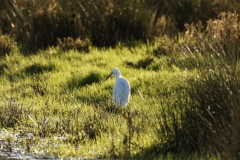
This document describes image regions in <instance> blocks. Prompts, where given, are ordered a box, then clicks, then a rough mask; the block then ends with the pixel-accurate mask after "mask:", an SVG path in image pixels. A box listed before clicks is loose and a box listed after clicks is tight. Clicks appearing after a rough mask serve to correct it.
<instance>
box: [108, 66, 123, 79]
mask: <svg viewBox="0 0 240 160" xmlns="http://www.w3.org/2000/svg"><path fill="white" fill-rule="evenodd" d="M111 76H116V78H119V77H121V72H120V70H119V69H118V68H114V69H113V70H112V72H111V74H110V75H109V76H108V77H107V78H106V79H105V81H106V80H107V79H108V78H109V77H111Z"/></svg>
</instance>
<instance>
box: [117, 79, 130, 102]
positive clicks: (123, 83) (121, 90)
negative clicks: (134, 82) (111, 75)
mask: <svg viewBox="0 0 240 160" xmlns="http://www.w3.org/2000/svg"><path fill="white" fill-rule="evenodd" d="M113 97H114V99H115V101H116V105H122V106H126V105H127V103H128V101H129V97H130V85H129V83H128V81H127V80H126V79H125V78H118V79H117V81H116V84H115V86H114V89H113Z"/></svg>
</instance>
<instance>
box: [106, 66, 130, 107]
mask: <svg viewBox="0 0 240 160" xmlns="http://www.w3.org/2000/svg"><path fill="white" fill-rule="evenodd" d="M111 76H116V82H115V85H114V88H113V98H114V101H115V104H116V106H117V107H118V106H122V107H126V106H127V104H128V102H129V99H130V84H129V82H128V80H127V79H126V78H123V77H122V75H121V72H120V70H119V69H118V68H115V69H113V70H112V72H111V74H110V75H109V76H108V77H107V78H106V79H105V80H107V79H108V78H109V77H111Z"/></svg>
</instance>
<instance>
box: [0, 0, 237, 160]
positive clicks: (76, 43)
mask: <svg viewBox="0 0 240 160" xmlns="http://www.w3.org/2000/svg"><path fill="white" fill-rule="evenodd" d="M0 12H1V17H0V27H1V28H0V29H1V37H0V44H1V55H4V54H5V53H8V52H9V50H10V48H11V44H12V43H13V42H17V44H18V45H19V46H20V47H21V48H22V49H23V50H24V51H25V53H27V52H29V53H30V52H34V51H37V50H39V49H45V48H47V47H49V46H57V45H58V46H59V47H61V48H62V49H64V50H68V49H72V48H73V49H77V50H84V51H88V49H89V48H88V47H89V46H90V45H94V46H98V47H107V46H115V45H116V44H117V43H118V42H122V43H125V44H131V42H132V41H135V40H137V41H142V42H147V41H150V42H154V40H155V39H156V38H158V37H161V36H165V35H167V36H168V37H170V38H172V39H177V38H179V35H180V34H181V35H184V36H186V37H185V38H186V40H188V39H189V41H188V43H186V46H187V47H186V48H187V49H188V51H189V52H190V53H192V52H194V51H197V50H198V52H201V53H203V54H204V53H205V54H206V53H211V54H212V55H213V56H215V57H216V59H217V60H218V64H217V65H216V64H215V62H213V61H212V59H211V57H208V55H207V54H206V55H205V56H206V62H205V68H206V70H205V69H202V70H201V69H200V70H201V71H200V73H199V75H200V77H201V78H200V79H199V80H196V79H195V80H189V86H190V88H188V87H186V88H184V87H183V88H181V92H182V94H180V96H183V97H184V96H186V97H187V96H188V95H190V98H185V99H184V98H182V97H179V100H181V99H183V100H185V101H183V100H182V101H178V102H176V103H175V104H174V105H176V107H175V106H174V107H173V106H169V107H168V108H167V107H166V108H165V110H163V111H162V112H161V113H160V114H159V116H161V117H163V119H164V118H166V117H170V120H169V119H168V118H166V119H164V120H165V121H164V122H170V123H163V124H162V125H161V127H160V129H159V130H158V131H159V133H160V134H159V135H164V134H165V135H166V136H167V137H168V138H169V139H168V141H167V142H166V144H164V145H162V144H158V143H157V144H156V145H155V146H152V147H150V148H149V149H146V150H145V151H144V152H145V153H144V154H146V155H147V154H149V153H152V152H156V151H159V152H161V153H164V152H166V151H171V152H173V153H183V152H182V151H188V152H189V151H190V152H199V153H207V152H209V151H213V152H219V153H221V154H222V156H223V157H224V156H225V158H229V157H231V156H232V157H236V156H238V153H239V151H240V136H239V135H240V127H239V122H240V116H239V115H240V111H239V102H240V100H239V98H238V97H239V96H240V94H239V85H240V84H239V76H238V75H239V71H238V69H237V65H238V64H237V63H238V57H239V53H240V52H239V51H240V49H239V46H240V45H239V43H240V42H239V36H240V27H239V18H238V16H237V15H238V14H239V12H240V2H238V1H237V0H215V1H209V0H198V1H196V0H99V1H96V0H95V1H94V0H88V1H86V0H69V1H65V0H48V1H44V3H43V2H42V1H40V0H31V1H27V0H16V1H14V0H2V1H1V2H0ZM214 19H217V20H214ZM176 37H177V38H176ZM186 65H188V64H186ZM209 69H212V72H209ZM172 108H176V110H173V109H172ZM216 113H218V114H216ZM178 117H180V122H181V123H180V124H181V126H179V118H178ZM238 157H239V156H238Z"/></svg>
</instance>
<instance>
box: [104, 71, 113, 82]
mask: <svg viewBox="0 0 240 160" xmlns="http://www.w3.org/2000/svg"><path fill="white" fill-rule="evenodd" d="M111 76H112V72H111V74H110V75H109V76H107V78H106V79H105V81H106V80H107V79H108V78H109V77H111Z"/></svg>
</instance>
